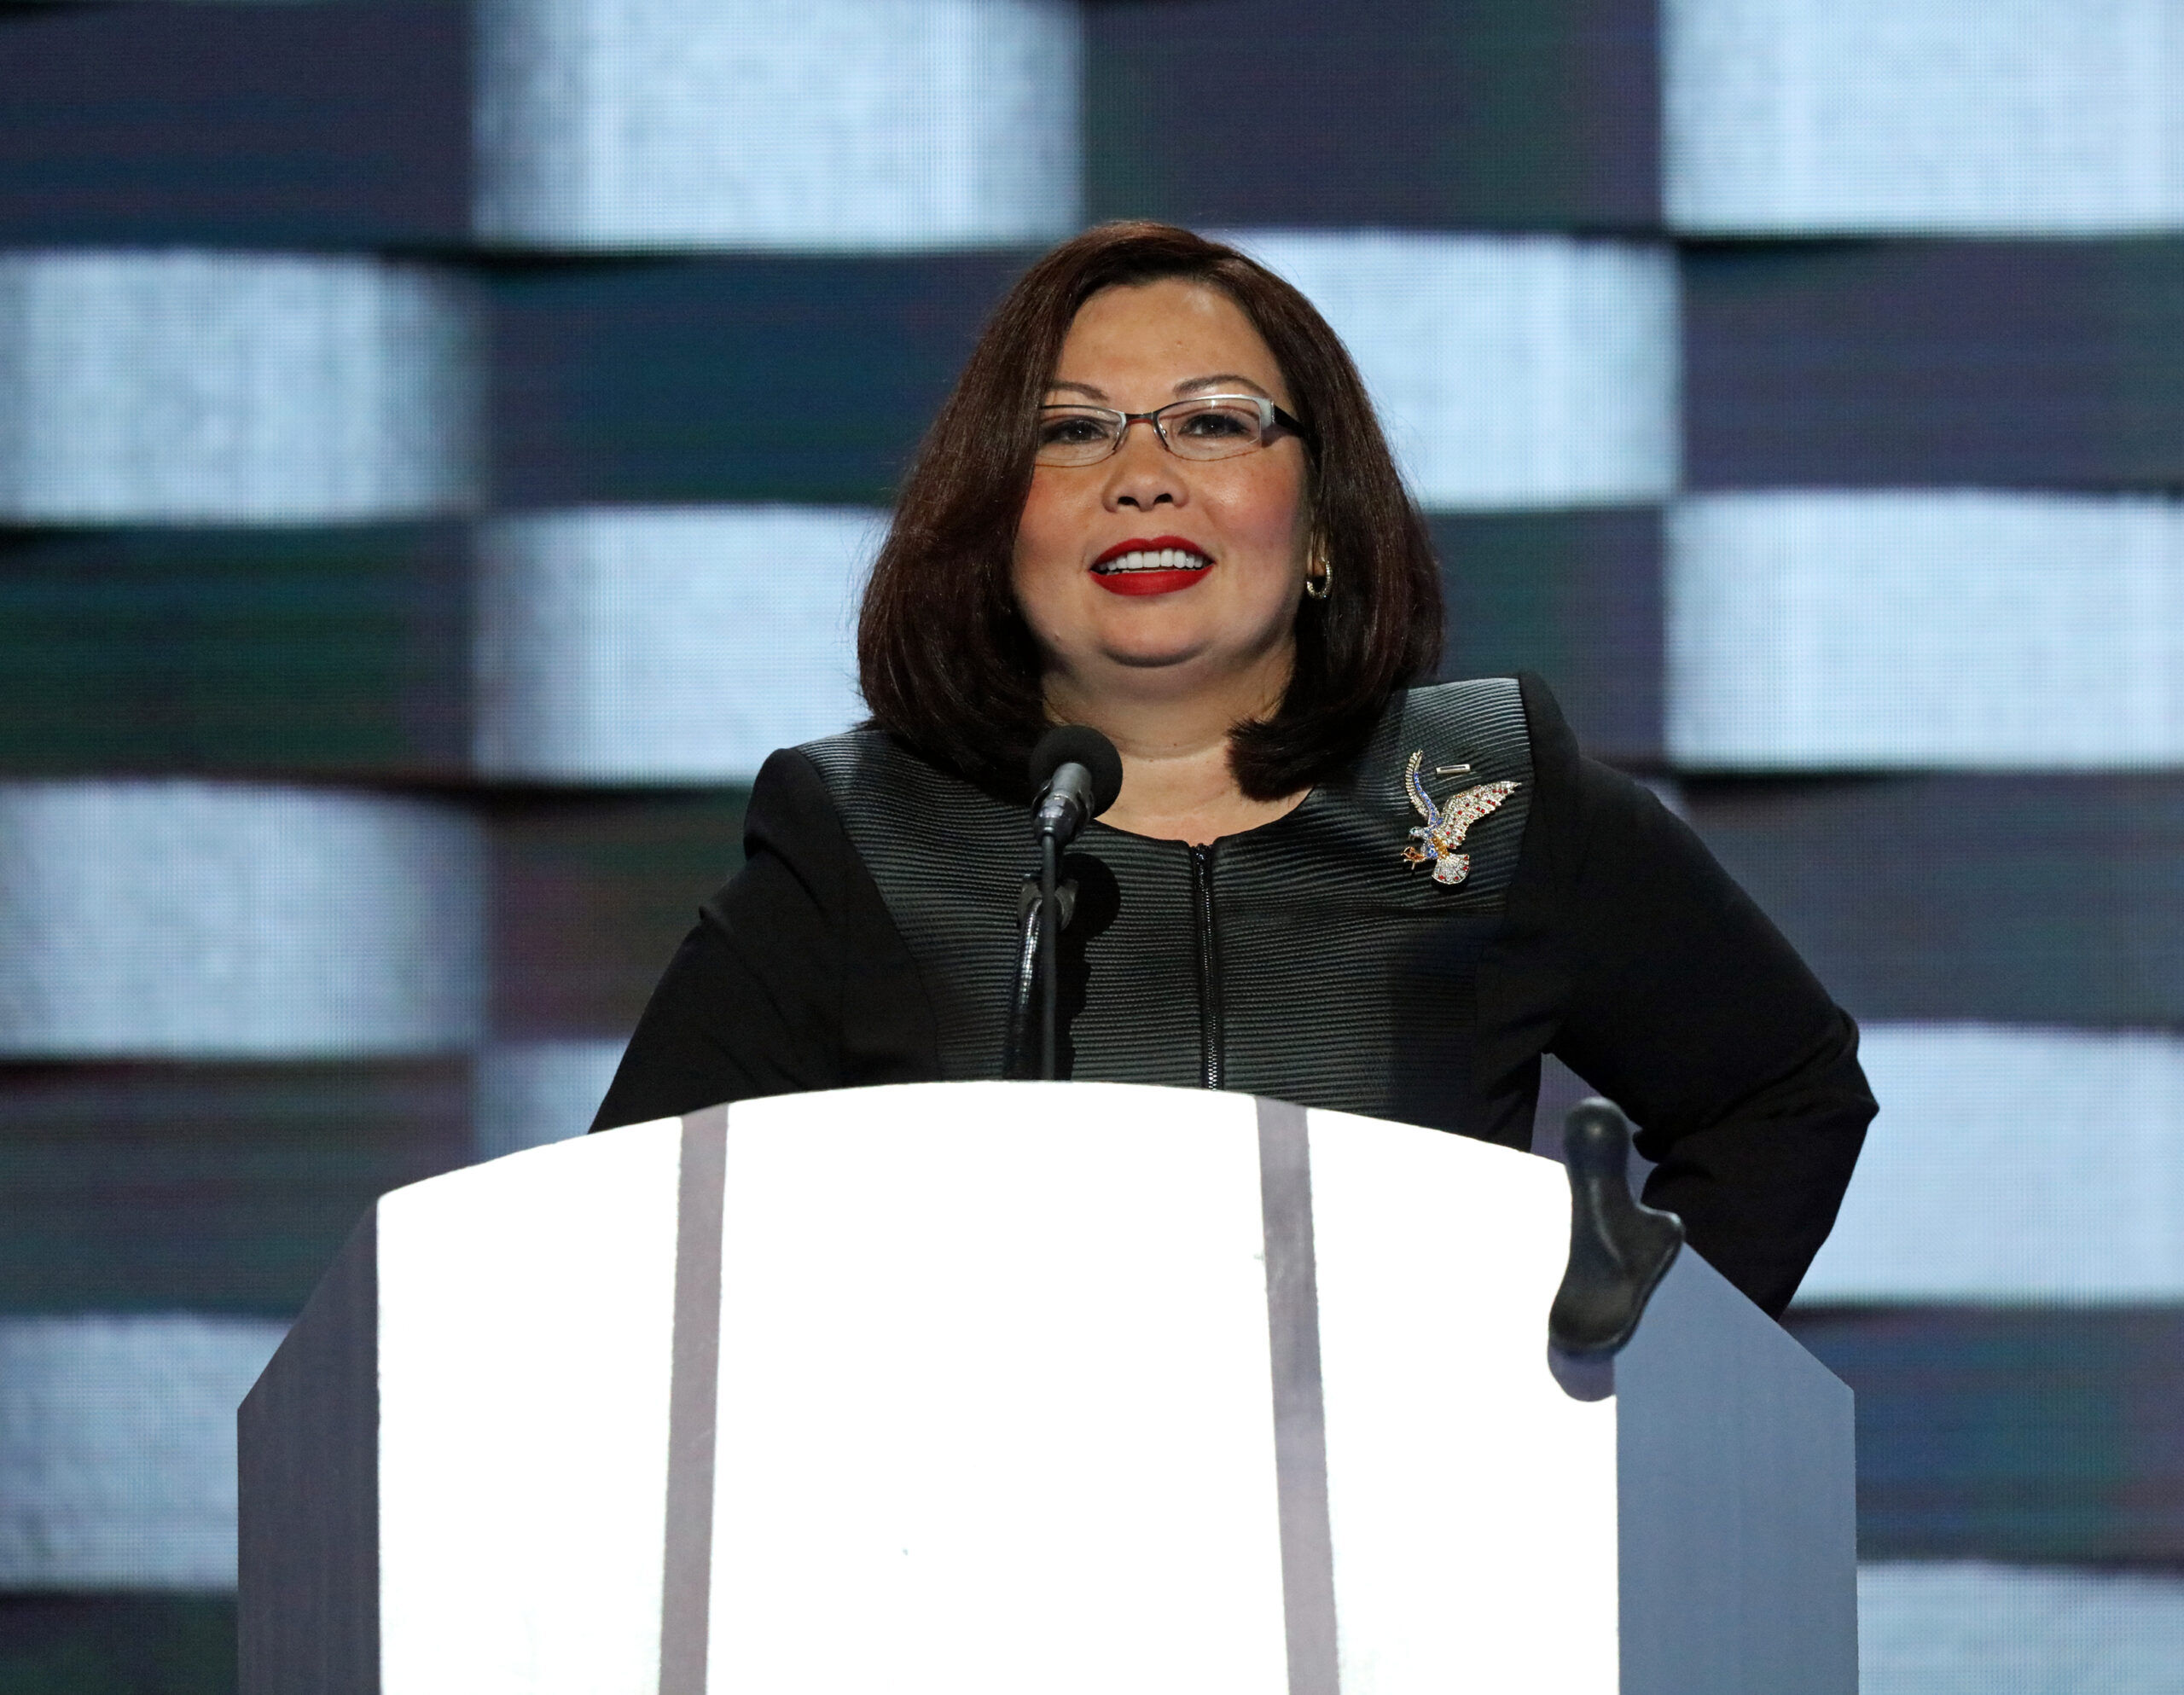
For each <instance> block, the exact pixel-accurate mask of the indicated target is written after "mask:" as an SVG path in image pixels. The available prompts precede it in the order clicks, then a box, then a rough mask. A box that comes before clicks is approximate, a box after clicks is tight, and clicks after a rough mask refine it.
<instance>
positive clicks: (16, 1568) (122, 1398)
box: [0, 1315, 288, 1590]
mask: <svg viewBox="0 0 2184 1695" xmlns="http://www.w3.org/2000/svg"><path fill="white" fill-rule="evenodd" d="M287 1329H288V1326H286V1325H283V1324H279V1323H275V1322H269V1321H265V1320H262V1319H231V1318H204V1317H198V1316H194V1315H157V1316H147V1317H127V1318H124V1317H89V1318H10V1319H0V1588H7V1589H15V1590H22V1589H73V1590H100V1589H212V1590H219V1589H232V1588H234V1587H235V1408H236V1407H238V1406H239V1405H240V1404H241V1402H242V1397H243V1396H245V1395H247V1393H249V1390H250V1386H251V1384H253V1382H255V1381H256V1380H257V1378H258V1373H259V1372H261V1371H263V1370H264V1368H265V1362H266V1361H268V1360H269V1359H270V1358H271V1357H272V1356H273V1350H274V1349H276V1347H278V1346H279V1345H280V1343H281V1338H282V1335H283V1334H284V1333H285V1332H286V1331H287Z"/></svg>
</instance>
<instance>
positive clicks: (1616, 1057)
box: [599, 677, 1873, 1311]
mask: <svg viewBox="0 0 2184 1695" xmlns="http://www.w3.org/2000/svg"><path fill="white" fill-rule="evenodd" d="M1414 753H1415V754H1417V755H1419V756H1420V759H1419V765H1420V780H1421V781H1422V782H1423V784H1424V786H1425V788H1426V798H1428V800H1429V801H1431V802H1432V804H1436V805H1437V806H1438V804H1441V803H1443V802H1444V801H1445V800H1446V799H1447V798H1449V796H1450V795H1451V794H1453V793H1455V792H1459V791H1461V790H1462V789H1465V788H1468V787H1472V786H1475V785H1479V784H1489V783H1502V782H1507V783H1512V784H1513V785H1514V787H1513V789H1511V790H1509V791H1507V794H1506V798H1502V800H1501V802H1500V804H1499V805H1498V807H1496V810H1492V811H1490V812H1488V813H1486V814H1485V816H1482V817H1480V818H1478V820H1477V821H1474V822H1473V823H1472V825H1471V827H1470V830H1469V834H1468V838H1467V840H1466V841H1465V842H1464V843H1463V844H1462V846H1461V852H1462V853H1463V854H1464V855H1465V856H1466V857H1467V866H1466V867H1465V868H1464V871H1463V874H1462V876H1461V880H1457V881H1450V880H1443V879H1447V878H1448V877H1449V876H1451V875H1452V874H1453V871H1454V868H1453V867H1451V868H1449V871H1444V873H1443V879H1436V877H1435V876H1434V875H1433V874H1432V864H1431V862H1428V863H1425V864H1412V863H1409V862H1406V860H1405V859H1404V857H1403V851H1402V850H1403V848H1404V847H1405V845H1407V844H1409V843H1410V842H1411V841H1412V840H1413V838H1412V835H1411V832H1412V831H1413V830H1414V828H1416V827H1420V824H1421V817H1420V813H1419V811H1418V810H1417V809H1416V807H1415V806H1414V804H1413V801H1412V799H1411V798H1410V796H1409V793H1408V792H1407V789H1406V785H1405V770H1406V767H1407V766H1408V765H1409V763H1410V759H1411V756H1412V755H1413V754H1414ZM1455 766H1468V767H1469V768H1470V769H1468V770H1467V771H1463V772H1461V773H1451V774H1450V775H1436V772H1437V770H1438V769H1441V768H1448V767H1455ZM1034 865H1035V855H1034V852H1033V847H1032V841H1031V832H1030V827H1029V823H1028V816H1027V814H1026V813H1025V810H1024V809H1023V808H1022V807H1020V806H1018V805H1014V804H1009V803H1008V802H1005V801H1002V800H998V799H996V798H993V797H992V796H990V795H988V794H986V793H985V792H982V791H980V790H979V789H978V788H976V787H973V786H972V785H970V784H968V783H967V782H964V781H961V780H960V779H958V778H956V777H954V776H951V775H948V774H946V773H944V772H942V771H940V770H938V769H935V768H934V767H932V766H931V765H930V764H928V763H926V762H925V761H924V760H922V759H921V758H919V757H918V756H916V755H915V754H914V753H912V752H909V751H908V750H907V749H905V748H903V747H902V746H898V745H897V744H896V743H894V742H892V740H889V739H888V738H887V737H886V736H885V735H883V734H880V733H879V732H877V731H875V730H870V729H865V730H857V731H851V732H850V733H849V734H845V735H839V736H834V737H830V738H828V740H823V741H819V742H815V743H812V744H810V745H809V746H804V747H802V748H799V749H796V750H793V751H791V752H783V753H778V754H775V756H774V757H773V758H771V759H770V760H769V761H768V762H767V764H766V766H765V769H764V770H763V771H762V772H761V773H760V775H759V779H758V785H757V787H756V788H755V789H754V791H753V793H752V803H751V809H750V812H749V815H748V817H747V821H746V865H745V868H744V870H743V871H742V872H741V874H739V875H738V876H737V877H736V878H735V880H734V881H732V882H731V883H729V885H728V886H727V887H726V888H725V889H723V891H721V892H720V893H719V894H718V895H717V896H716V897H714V898H713V899H712V900H711V901H709V902H708V903H706V907H705V908H703V910H702V911H701V914H700V922H699V924H698V926H697V927H696V928H695V929H694V931H693V932H691V934H690V937H688V940H687V941H686V942H685V943H684V944H683V949H682V950H681V951H680V952H679V953H678V954H677V957H676V960H675V961H674V963H673V964H672V965H671V966H670V968H669V970H668V972H667V975H666V977H665V979H664V980H663V981H662V983H661V984H660V987H659V990H658V991H657V992H656V993H655V995H654V996H653V1002H652V1004H651V1006H650V1007H648V1009H647V1012H646V1013H645V1016H644V1019H643V1020H642V1022H641V1023H640V1025H639V1026H638V1030H637V1032H636V1036H634V1037H633V1039H632V1041H631V1042H630V1050H629V1053H628V1054H627V1056H626V1057H625V1058H624V1062H623V1065H622V1069H621V1071H620V1073H619V1075H618V1077H616V1079H615V1083H614V1085H613V1088H612V1089H611V1090H610V1091H609V1094H608V1095H607V1100H606V1103H605V1105H604V1106H602V1108H601V1113H600V1118H599V1123H600V1125H601V1127H605V1126H607V1125H612V1124H619V1123H635V1122H639V1121H641V1120H644V1119H648V1118H654V1117H664V1116H666V1115H667V1114H670V1113H673V1112H685V1111H688V1110H692V1109H694V1108H695V1107H698V1106H706V1105H711V1104H712V1103H714V1102H716V1101H720V1100H736V1099H742V1098H746V1097H749V1096H752V1095H758V1094H779V1093H784V1092H788V1091H793V1090H800V1089H810V1088H838V1087H844V1086H848V1085H852V1084H858V1083H894V1082H909V1081H921V1080H932V1079H965V1078H979V1077H1000V1076H1002V1075H1004V1070H1005V1066H1006V1065H1007V1060H1008V1049H1009V1045H1010V1044H1009V1033H1010V1032H1009V1022H1010V1020H1009V1014H1010V1010H1011V1007H1012V991H1013V990H1014V985H1015V982H1016V978H1017V973H1018V969H1019V958H1020V943H1021V935H1022V932H1021V919H1020V915H1019V914H1020V913H1021V910H1022V908H1021V905H1020V901H1021V898H1022V893H1023V888H1024V884H1025V879H1026V877H1027V875H1028V874H1030V873H1031V871H1032V870H1033V868H1034ZM1063 875H1064V876H1065V878H1066V879H1070V880H1072V881H1073V882H1074V883H1075V884H1076V885H1077V896H1076V902H1075V912H1074V915H1073V917H1072V920H1071V922H1070V924H1069V926H1068V928H1067V929H1066V930H1065V931H1064V932H1063V934H1062V938H1061V950H1060V951H1061V960H1062V987H1061V1003H1062V1015H1063V1020H1064V1025H1065V1035H1064V1040H1063V1046H1062V1070H1063V1074H1064V1075H1066V1076H1069V1077H1077V1078H1080V1079H1099V1080H1103V1081H1114V1082H1130V1083H1164V1084H1170V1085H1175V1086H1177V1087H1185V1088H1194V1087H1196V1088H1233V1089H1239V1090H1242V1091H1245V1092H1246V1093H1250V1094H1258V1095H1266V1096H1271V1097H1275V1098H1278V1099H1281V1100H1294V1101H1300V1102H1303V1103H1304V1104H1306V1105H1309V1106H1330V1107H1337V1108H1340V1109H1342V1110H1345V1111H1348V1112H1362V1113H1368V1114H1370V1115H1372V1116H1374V1117H1384V1118H1392V1119H1397V1120H1400V1121H1403V1122H1407V1123H1420V1124H1428V1125H1433V1126H1437V1127H1438V1128H1440V1129H1446V1130H1450V1131H1454V1132H1456V1133H1459V1134H1462V1135H1472V1136H1478V1137H1482V1138H1484V1139H1486V1140H1489V1141H1496V1142H1501V1143H1503V1144H1505V1145H1507V1146H1513V1147H1524V1146H1528V1144H1529V1141H1530V1138H1531V1123H1532V1115H1533V1110H1534V1105H1535V1101H1536V1095H1537V1091H1538V1082H1539V1060H1540V1055H1541V1054H1542V1053H1549V1052H1551V1053H1554V1054H1557V1055H1559V1056H1560V1058H1561V1059H1563V1060H1564V1061H1565V1063H1566V1064H1568V1065H1570V1066H1571V1069H1573V1070H1574V1071H1577V1073H1578V1074H1579V1075H1580V1076H1581V1077H1584V1078H1585V1079H1586V1080H1587V1081H1588V1082H1589V1083H1591V1084H1592V1085H1593V1086H1594V1088H1598V1089H1600V1091H1601V1092H1602V1093H1603V1094H1607V1095H1609V1096H1610V1097H1611V1098H1612V1099H1614V1100H1617V1101H1618V1104H1620V1105H1621V1106H1623V1109H1624V1110H1625V1111H1626V1112H1629V1114H1630V1115H1631V1117H1632V1118H1633V1119H1634V1120H1635V1122H1636V1123H1637V1124H1638V1125H1639V1127H1640V1131H1641V1135H1640V1140H1639V1148H1640V1151H1641V1152H1642V1153H1644V1154H1645V1155H1646V1156H1647V1158H1651V1159H1653V1160H1655V1161H1657V1162H1658V1164H1659V1169H1658V1170H1656V1171H1655V1172H1654V1173H1653V1176H1652V1178H1651V1179H1650V1180H1649V1182H1648V1187H1647V1199H1649V1200H1650V1201H1652V1202H1653V1204H1657V1205H1662V1206H1667V1207H1670V1208H1671V1209H1672V1210H1676V1211H1677V1212H1680V1213H1682V1215H1683V1216H1684V1218H1685V1222H1686V1224H1687V1227H1688V1228H1689V1230H1690V1233H1691V1239H1692V1242H1693V1246H1695V1247H1696V1248H1698V1249H1699V1251H1701V1252H1702V1253H1704V1254H1705V1256H1706V1257H1707V1258H1708V1259H1709V1260H1710V1261H1711V1262H1712V1263H1714V1264H1715V1265H1716V1267H1717V1268H1720V1269H1721V1270H1722V1272H1723V1273H1724V1274H1725V1275H1727V1276H1728V1277H1729V1278H1730V1279H1731V1280H1733V1281H1734V1282H1736V1283H1737V1284H1738V1285H1739V1286H1740V1287H1742V1288H1743V1289H1744V1290H1745V1292H1746V1293H1747V1294H1750V1295H1751V1297H1752V1298H1753V1299H1755V1300H1756V1301H1757V1302H1758V1303H1760V1304H1761V1305H1762V1306H1763V1307H1764V1308H1766V1309H1769V1311H1779V1310H1780V1309H1781V1307H1782V1306H1783V1305H1785V1304H1786V1303H1787V1301H1788V1299H1789V1297H1790V1295H1791V1293H1792V1292H1793V1291H1794V1289H1795V1287H1796V1285H1797V1282H1798V1279H1799V1278H1800V1277H1802V1276H1803V1274H1804V1269H1805V1267H1806V1265H1807V1264H1808V1263H1809V1262H1810V1260H1811V1257H1812V1256H1813V1254H1814V1253H1815V1252H1816V1251H1818V1249H1819V1246H1820V1244H1821V1240H1822V1239H1824V1238H1825V1236H1826V1234H1827V1229H1828V1228H1829V1226H1830V1225H1831V1224H1832V1223H1833V1219H1834V1216H1835V1210H1836V1207H1837V1205H1838V1202H1839V1201H1840V1199H1841V1196H1842V1193H1843V1190H1844V1186H1845V1185H1846V1184H1847V1183H1848V1181H1849V1178H1850V1170H1851V1166H1852V1164H1853V1163H1854V1162H1855V1160H1856V1155H1857V1150H1858V1146H1859V1144H1860V1141H1861V1140H1862V1135H1863V1132H1864V1127H1865V1124H1866V1123H1867V1119H1869V1118H1870V1117H1871V1116H1872V1113H1873V1102H1872V1100H1871V1097H1870V1095H1869V1094H1867V1089H1866V1087H1865V1082H1864V1078H1863V1077H1862V1074H1861V1073H1860V1071H1859V1069H1858V1066H1857V1063H1856V1031H1855V1030H1854V1028H1853V1027H1852V1025H1851V1024H1850V1020H1849V1019H1848V1018H1847V1017H1845V1016H1844V1014H1843V1013H1841V1012H1840V1011H1838V1009H1837V1008H1836V1007H1834V1006H1833V1003H1832V1002H1831V1001H1829V1000H1828V998H1827V995H1826V993H1825V992H1824V991H1823V990H1821V987H1820V985H1819V984H1818V983H1816V982H1815V980H1814V979H1813V978H1812V976H1811V974H1810V972H1808V971H1807V970H1806V969H1805V967H1804V965H1803V964H1802V963H1801V962H1800V961H1798V958H1797V957H1796V955H1794V953H1792V950H1791V949H1790V948H1789V946H1788V944H1787V943H1786V942H1785V941H1784V940H1783V939H1782V937H1780V934H1779V933H1778V932H1776V931H1775V928H1774V927H1773V926H1772V925H1770V924H1769V922H1768V921H1767V920H1766V919H1765V918H1764V917H1763V915H1762V914H1760V913H1759V912H1758V910H1757V908H1755V907H1753V906H1752V904H1751V902H1750V901H1749V900H1748V899H1747V898H1745V896H1744V895H1743V894H1742V892H1741V891H1739V890H1738V889H1737V888H1736V886H1735V885H1734V884H1733V883H1731V882H1730V881H1729V879H1728V878H1727V877H1726V875H1724V874H1723V873H1722V871H1721V870H1720V868H1718V867H1717V866H1716V864H1715V863H1714V862H1713V860H1712V858H1711V856H1710V855H1709V854H1708V853H1707V852H1706V850H1705V848H1704V847H1703V846H1702V845H1700V844H1699V841H1698V839H1696V838H1695V837H1694V836H1693V835H1692V833H1690V831H1689V830H1687V828H1686V827H1684V826H1683V825H1682V823H1681V822H1680V821H1677V820H1676V819H1675V818H1674V817H1673V816H1670V814H1669V813H1668V812H1667V811H1666V810H1664V809H1663V808H1662V806H1661V805H1660V804H1659V803H1658V801H1657V800H1656V799H1655V798H1653V795H1652V794H1651V793H1649V792H1647V790H1646V789H1645V788H1643V787H1641V786H1640V785H1638V784H1636V783H1635V782H1633V781H1630V780H1629V779H1628V778H1626V777H1623V776H1622V775H1619V774H1618V773H1616V772H1613V771H1612V770H1610V769H1607V768H1606V767H1604V766H1600V765H1597V764H1594V763H1592V762H1590V761H1588V760H1584V759H1582V758H1579V756H1578V754H1577V749H1576V746H1575V745H1574V743H1573V742H1572V741H1571V737H1570V735H1569V733H1568V731H1567V729H1565V726H1564V725H1563V723H1562V720H1561V717H1560V713H1559V712H1558V711H1556V709H1555V706H1554V701H1553V699H1551V697H1550V696H1549V695H1548V693H1547V691H1546V689H1545V688H1543V687H1542V686H1541V685H1540V684H1539V683H1538V682H1536V680H1534V679H1531V678H1524V679H1517V678H1506V677H1503V678H1486V679H1482V680H1478V681H1474V682H1459V683H1449V684H1443V685H1441V686H1439V687H1436V688H1419V689H1414V690H1411V691H1409V693H1408V694H1403V695H1402V696H1399V697H1398V698H1397V699H1396V700H1395V701H1394V702H1393V703H1391V706H1390V708H1389V710H1388V711H1387V712H1386V714H1385V717H1383V719H1382V722H1381V723H1380V726H1379V729H1377V731H1376V732H1375V734H1374V736H1373V738H1372V740H1371V741H1370V743H1369V745H1368V746H1367V748H1366V750H1365V751H1364V752H1363V753H1362V755H1361V756H1360V757H1359V758H1358V759H1357V760H1356V762H1355V763H1354V764H1353V765H1352V766H1351V767H1350V769H1348V770H1347V771H1346V772H1345V773H1344V774H1343V775H1341V776H1340V777H1339V779H1337V780H1334V781H1328V782H1325V783H1322V784H1321V785H1320V786H1319V787H1316V788H1315V789H1314V790H1313V791H1312V792H1310V794H1309V795H1307V796H1306V797H1305V798H1304V801H1303V802H1302V803H1301V804H1299V805H1298V807H1297V808H1296V809H1295V810H1293V811H1292V812H1290V813H1289V814H1287V816H1284V817H1282V818H1281V819H1278V820H1276V821H1275V822H1273V823H1270V824H1267V825H1263V826H1261V827H1258V828H1257V829H1254V830H1251V831H1248V832H1246V833H1242V834H1240V835H1236V836H1230V837H1225V838H1223V839H1221V840H1220V841H1218V842H1216V843H1214V844H1213V845H1211V846H1210V847H1199V848H1194V847H1191V846H1188V845H1185V844H1182V843H1180V842H1174V841H1157V840H1153V839H1148V838H1146V837H1141V836H1134V835H1130V834H1127V833H1124V832H1122V831H1118V830H1114V829H1111V828H1109V827H1107V826H1105V825H1102V824H1100V823H1097V822H1096V821H1095V823H1093V824H1092V825H1090V826H1089V827H1087V829H1086V831H1085V833H1083V835H1082V836H1081V837H1080V838H1079V839H1078V840H1077V843H1076V845H1074V846H1073V847H1072V849H1071V850H1070V852H1069V853H1068V855H1067V856H1066V859H1065V861H1064V864H1063Z"/></svg>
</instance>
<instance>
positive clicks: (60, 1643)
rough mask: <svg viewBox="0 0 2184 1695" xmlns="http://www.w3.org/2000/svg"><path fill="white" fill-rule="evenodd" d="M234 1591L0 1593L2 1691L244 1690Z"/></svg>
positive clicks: (58, 1694)
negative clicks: (239, 1678) (238, 1673)
mask: <svg viewBox="0 0 2184 1695" xmlns="http://www.w3.org/2000/svg"><path fill="white" fill-rule="evenodd" d="M0 1695H235V1597H234V1596H233V1595H111V1594H107V1595H8V1596H0Z"/></svg>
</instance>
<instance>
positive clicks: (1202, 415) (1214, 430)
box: [1182, 409, 1258, 441]
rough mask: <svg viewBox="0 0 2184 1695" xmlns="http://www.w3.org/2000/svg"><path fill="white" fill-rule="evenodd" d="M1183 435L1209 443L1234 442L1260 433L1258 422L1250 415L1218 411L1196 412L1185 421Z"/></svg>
mask: <svg viewBox="0 0 2184 1695" xmlns="http://www.w3.org/2000/svg"><path fill="white" fill-rule="evenodd" d="M1182 427H1183V433H1184V434H1185V435H1188V436H1198V437H1199V438H1203V439H1205V440H1209V441H1234V440H1238V439H1242V438H1249V437H1251V436H1252V435H1255V434H1257V433H1258V419H1256V418H1254V417H1252V416H1251V415H1249V414H1248V413H1244V412H1231V411H1223V410H1221V409H1214V410H1211V411H1206V412H1194V413H1192V414H1191V415H1189V416H1188V417H1187V418H1185V419H1184V420H1183V426H1182Z"/></svg>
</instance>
